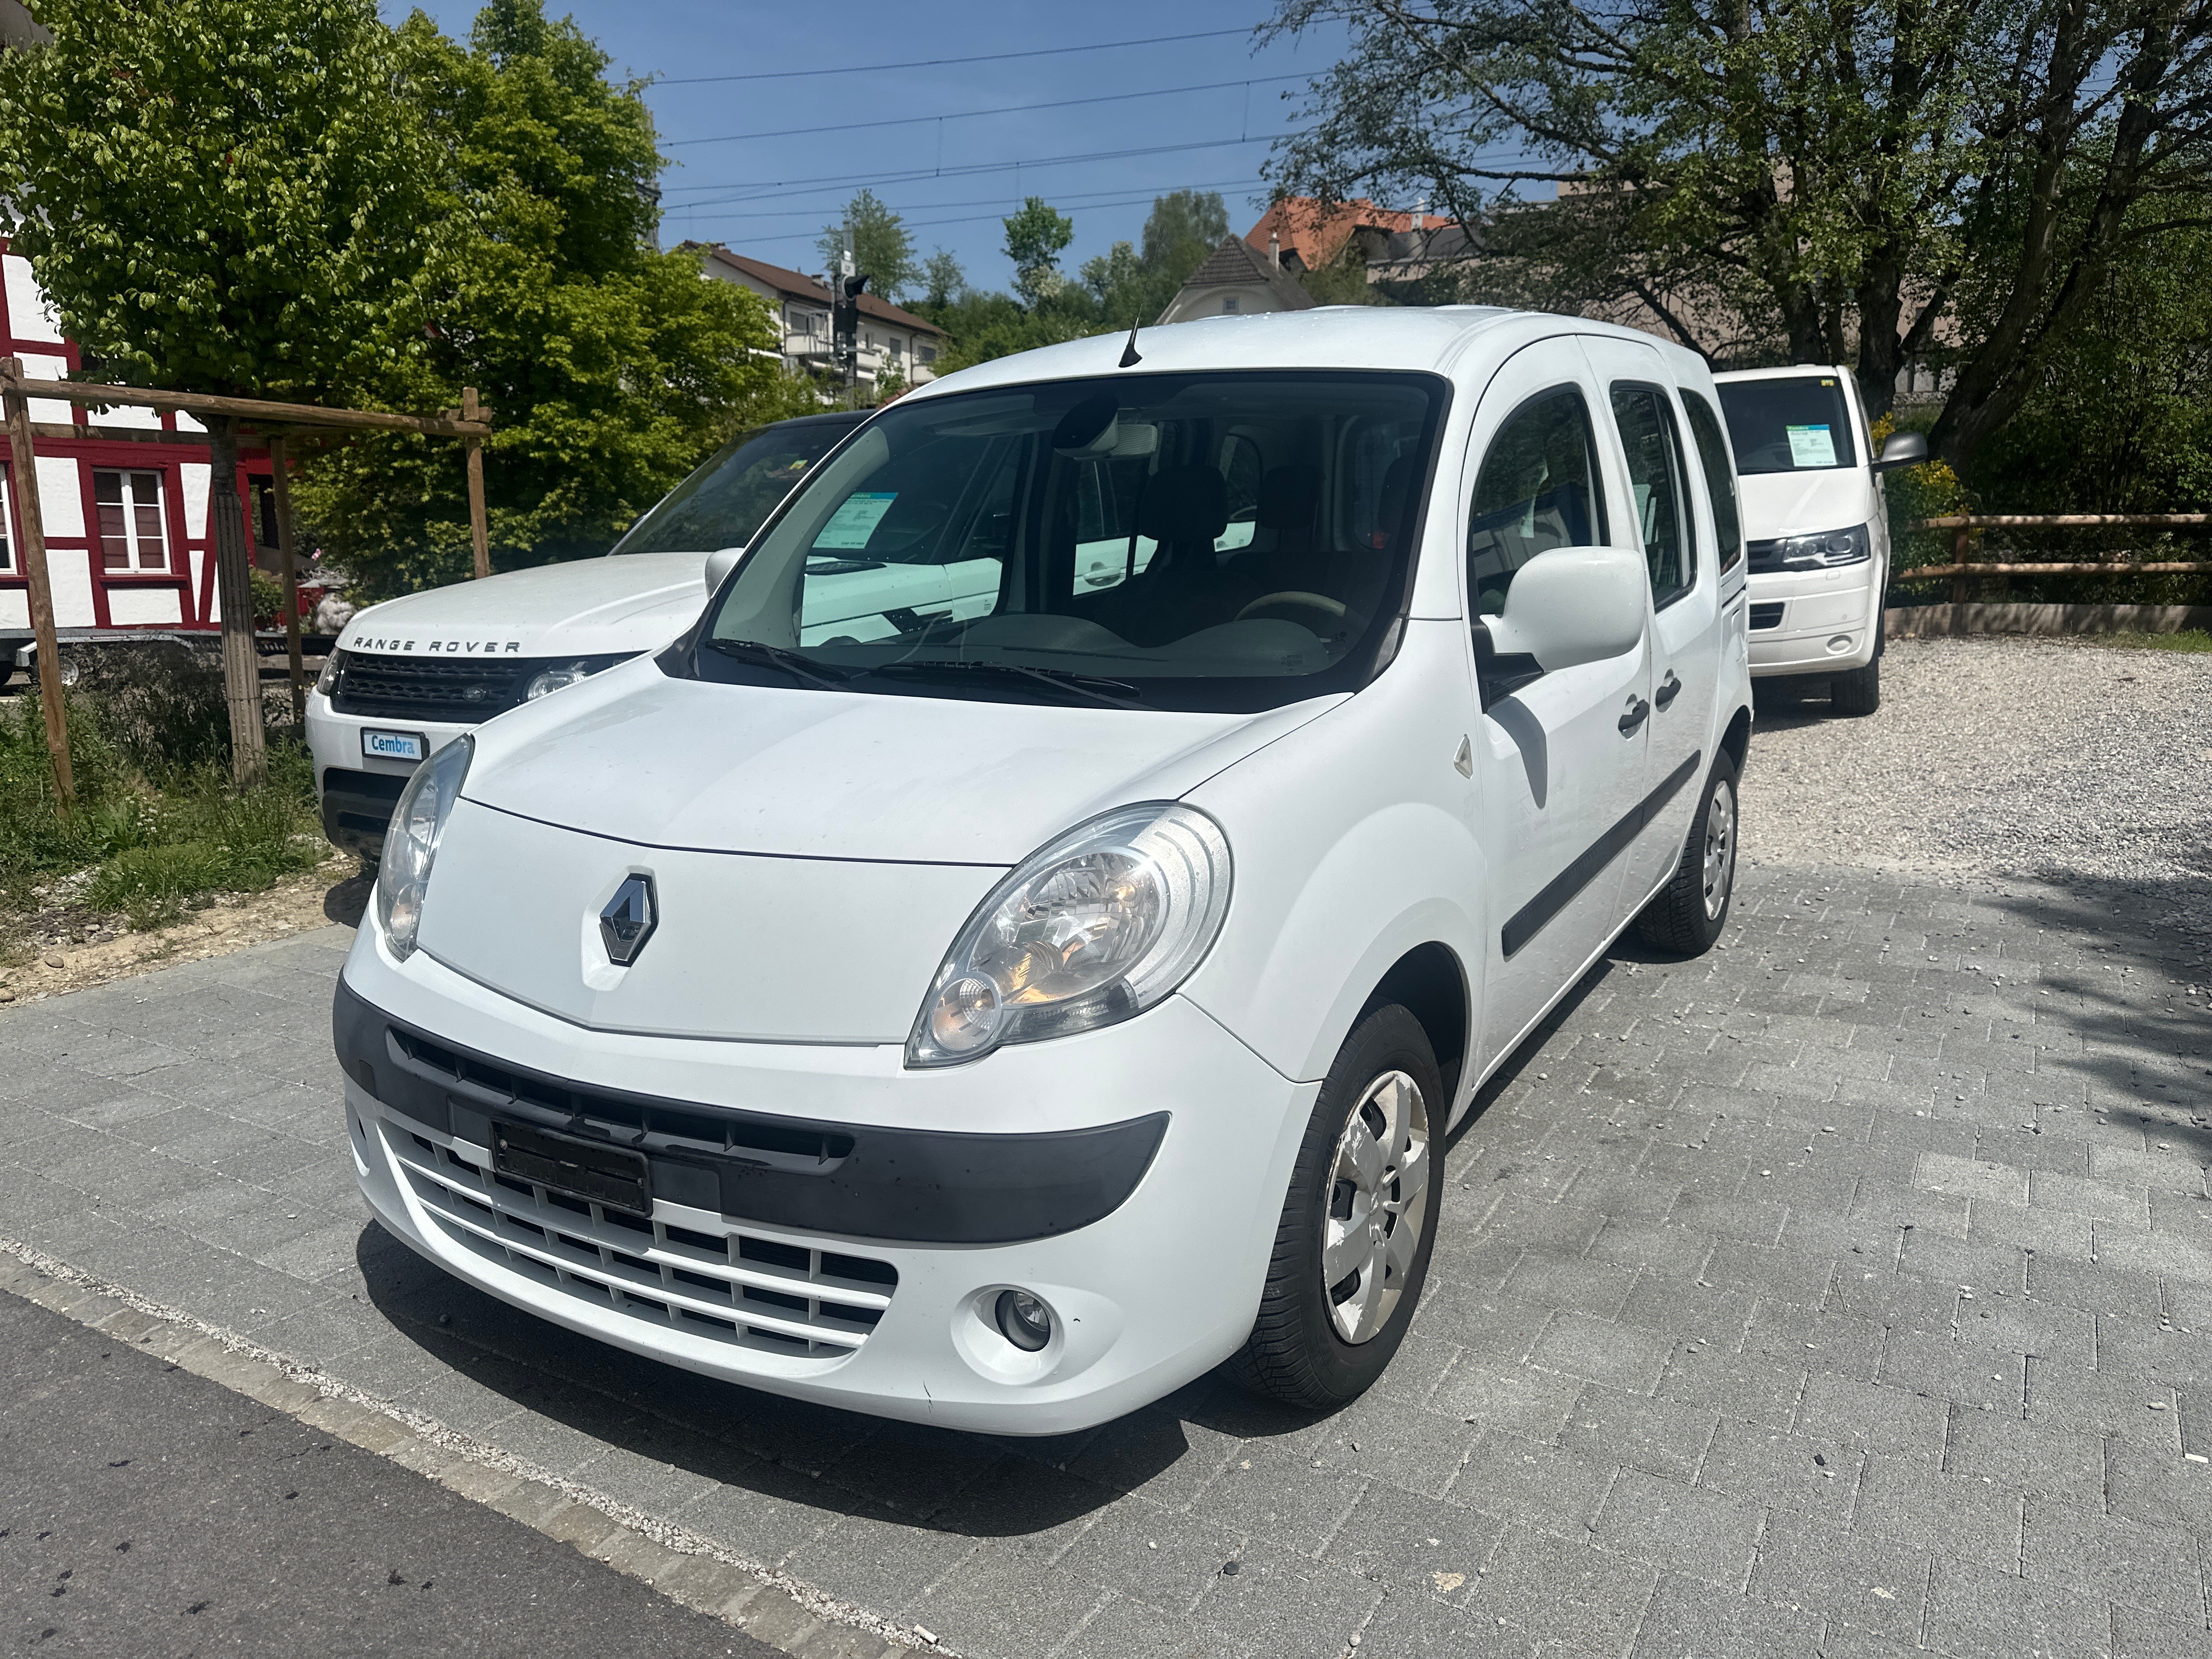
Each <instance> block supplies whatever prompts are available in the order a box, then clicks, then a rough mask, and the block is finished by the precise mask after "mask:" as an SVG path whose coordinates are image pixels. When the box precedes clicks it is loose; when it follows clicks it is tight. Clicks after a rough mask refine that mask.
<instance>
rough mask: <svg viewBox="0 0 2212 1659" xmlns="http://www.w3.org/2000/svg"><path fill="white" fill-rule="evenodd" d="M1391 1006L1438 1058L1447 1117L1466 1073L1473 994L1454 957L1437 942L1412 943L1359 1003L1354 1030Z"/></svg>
mask: <svg viewBox="0 0 2212 1659" xmlns="http://www.w3.org/2000/svg"><path fill="white" fill-rule="evenodd" d="M1392 1003H1396V1004H1398V1005H1399V1006H1401V1007H1403V1008H1404V1009H1405V1010H1406V1012H1408V1013H1410V1014H1411V1015H1413V1018H1415V1019H1417V1020H1419V1022H1420V1024H1421V1029H1422V1030H1424V1031H1425V1032H1426V1033H1427V1034H1428V1038H1429V1047H1430V1048H1431V1049H1433V1050H1434V1051H1435V1053H1436V1056H1437V1072H1438V1073H1440V1074H1441V1075H1442V1077H1443V1085H1444V1100H1443V1112H1444V1113H1445V1114H1446V1115H1449V1112H1450V1110H1451V1107H1452V1104H1453V1103H1455V1102H1456V1101H1457V1099H1458V1098H1459V1085H1460V1080H1461V1079H1462V1078H1463V1077H1465V1076H1466V1074H1467V1060H1468V1048H1469V1047H1470V1046H1471V1042H1472V1039H1473V1035H1474V991H1473V988H1472V986H1471V984H1470V981H1468V975H1467V970H1466V969H1465V968H1464V967H1463V966H1462V963H1461V962H1460V959H1459V953H1458V952H1457V951H1454V950H1453V949H1452V948H1451V946H1449V945H1446V944H1445V943H1444V942H1443V940H1441V939H1430V940H1428V941H1426V942H1425V943H1424V944H1420V945H1415V946H1414V947H1413V949H1412V950H1410V951H1407V952H1406V953H1405V954H1404V955H1403V956H1401V957H1399V958H1398V959H1397V961H1395V962H1394V963H1391V964H1390V967H1389V970H1388V971H1387V972H1386V973H1384V974H1383V977H1382V979H1381V980H1380V981H1377V982H1376V987H1375V988H1374V989H1373V990H1372V991H1370V992H1369V993H1368V995H1367V1000H1366V1001H1365V1002H1364V1004H1362V1005H1361V1006H1360V1010H1359V1016H1358V1019H1355V1020H1353V1022H1352V1024H1353V1026H1354V1027H1355V1028H1356V1027H1357V1026H1358V1023H1359V1020H1361V1019H1364V1018H1367V1016H1368V1015H1369V1014H1370V1013H1372V1012H1374V1011H1375V1010H1376V1009H1377V1008H1382V1007H1387V1006H1389V1005H1390V1004H1392Z"/></svg>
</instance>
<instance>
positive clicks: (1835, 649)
mask: <svg viewBox="0 0 2212 1659" xmlns="http://www.w3.org/2000/svg"><path fill="white" fill-rule="evenodd" d="M1850 648H1851V636H1850V635H1848V634H1838V635H1836V637H1835V638H1833V639H1832V640H1830V641H1828V649H1829V650H1830V651H1831V652H1832V653H1834V654H1835V655H1837V656H1841V655H1843V653H1844V652H1846V651H1848V650H1850Z"/></svg>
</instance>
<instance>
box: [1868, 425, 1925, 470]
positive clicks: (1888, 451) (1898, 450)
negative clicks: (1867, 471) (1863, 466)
mask: <svg viewBox="0 0 2212 1659" xmlns="http://www.w3.org/2000/svg"><path fill="white" fill-rule="evenodd" d="M1926 459H1928V440H1927V439H1926V438H1925V437H1924V436H1923V435H1921V434H1919V433H1917V432H1893V433H1891V434H1890V435H1889V436H1888V438H1887V440H1886V441H1884V442H1883V444H1882V447H1881V456H1880V457H1879V458H1878V459H1876V460H1875V464H1874V470H1875V471H1877V472H1894V471H1896V470H1897V469H1898V468H1899V467H1900V466H1917V465H1920V463H1921V462H1923V461H1924V460H1926Z"/></svg>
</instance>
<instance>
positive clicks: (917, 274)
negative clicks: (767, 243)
mask: <svg viewBox="0 0 2212 1659" xmlns="http://www.w3.org/2000/svg"><path fill="white" fill-rule="evenodd" d="M814 246H816V247H817V248H818V249H820V250H821V252H822V259H823V266H822V268H823V270H830V271H834V270H837V269H838V268H839V264H838V262H839V261H840V260H842V258H844V256H845V249H846V248H847V246H850V247H851V248H852V250H853V262H854V263H853V268H854V270H864V271H866V272H867V274H868V279H869V286H870V288H871V289H872V290H873V291H874V292H875V293H878V294H880V295H883V297H884V299H886V300H892V301H896V300H898V299H900V298H901V297H902V296H903V295H905V293H906V291H907V290H908V289H910V288H912V287H913V286H914V284H915V283H916V282H917V281H919V280H921V277H922V276H924V271H923V268H922V266H921V264H920V263H919V262H918V261H917V260H916V259H915V253H914V238H913V237H912V236H910V235H908V234H907V228H906V222H905V221H903V220H902V219H901V218H900V217H899V216H898V215H897V214H896V213H894V212H892V211H891V210H890V209H889V208H887V207H885V206H884V204H882V203H881V202H879V201H878V200H877V199H876V194H875V192H874V191H871V190H864V191H861V192H860V194H859V195H857V196H855V197H854V198H853V199H852V200H851V201H850V202H848V203H847V204H845V216H844V218H843V219H842V221H841V222H838V223H836V224H834V225H824V226H823V228H822V235H821V239H820V240H818V241H817V242H816V243H815V245H814Z"/></svg>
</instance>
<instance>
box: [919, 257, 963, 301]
mask: <svg viewBox="0 0 2212 1659" xmlns="http://www.w3.org/2000/svg"><path fill="white" fill-rule="evenodd" d="M921 283H922V303H924V304H925V305H933V306H946V305H951V303H952V302H953V301H955V300H957V299H958V298H959V297H960V296H961V295H963V294H965V293H966V292H967V291H968V273H967V272H966V271H964V270H962V269H961V268H960V261H959V260H957V259H956V258H953V257H952V255H951V254H950V253H948V252H945V250H944V249H943V248H939V249H938V250H937V252H934V253H933V254H931V255H930V256H929V258H927V259H925V260H923V261H922V262H921Z"/></svg>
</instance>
